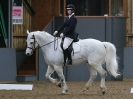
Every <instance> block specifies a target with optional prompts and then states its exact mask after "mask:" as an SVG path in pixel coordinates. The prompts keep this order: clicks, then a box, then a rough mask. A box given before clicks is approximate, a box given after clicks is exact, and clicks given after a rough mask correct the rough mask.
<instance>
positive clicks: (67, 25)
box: [58, 15, 77, 39]
mask: <svg viewBox="0 0 133 99" xmlns="http://www.w3.org/2000/svg"><path fill="white" fill-rule="evenodd" d="M76 25H77V18H76V17H75V15H72V16H71V17H70V18H69V17H67V18H66V20H65V22H64V24H63V25H62V26H61V27H60V28H59V30H58V32H59V33H60V32H61V31H62V30H63V31H62V32H63V34H64V36H65V37H69V38H72V39H74V36H75V28H76Z"/></svg>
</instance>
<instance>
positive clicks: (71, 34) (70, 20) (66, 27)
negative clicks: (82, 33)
mask: <svg viewBox="0 0 133 99" xmlns="http://www.w3.org/2000/svg"><path fill="white" fill-rule="evenodd" d="M66 9H67V14H68V17H67V18H66V20H65V22H64V24H63V25H62V26H61V27H60V28H59V29H58V30H56V31H55V32H54V35H57V34H60V37H62V38H63V41H64V42H63V52H64V58H66V59H67V58H68V61H67V64H68V65H71V64H72V58H71V52H72V48H71V47H70V46H71V45H72V43H73V40H74V39H75V35H76V33H75V28H76V25H77V19H76V17H75V13H74V12H75V6H74V5H73V4H68V5H67V7H66ZM62 30H63V32H62V33H60V32H61V31H62ZM65 56H66V57H65ZM66 59H64V63H65V62H66Z"/></svg>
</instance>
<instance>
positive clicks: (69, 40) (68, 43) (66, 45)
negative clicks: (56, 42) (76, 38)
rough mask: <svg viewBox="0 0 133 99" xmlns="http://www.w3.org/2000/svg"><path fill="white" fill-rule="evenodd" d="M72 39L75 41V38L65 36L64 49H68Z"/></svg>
mask: <svg viewBox="0 0 133 99" xmlns="http://www.w3.org/2000/svg"><path fill="white" fill-rule="evenodd" d="M72 41H73V39H71V38H69V37H65V38H64V43H63V49H64V50H66V49H67V48H68V47H69V46H70V44H71V43H72Z"/></svg>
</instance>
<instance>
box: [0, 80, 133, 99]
mask: <svg viewBox="0 0 133 99" xmlns="http://www.w3.org/2000/svg"><path fill="white" fill-rule="evenodd" d="M25 83H26V84H27V83H28V84H29V83H30V84H33V85H34V88H33V90H32V91H6V90H1V91H0V99H133V93H132V94H131V93H130V90H131V88H132V87H133V80H124V81H106V86H107V92H106V94H105V95H102V93H101V91H100V88H99V84H100V83H99V81H96V82H95V83H94V85H93V86H92V87H91V88H90V89H89V90H88V91H87V92H84V93H81V89H83V88H84V85H85V83H86V82H67V84H68V87H69V93H68V94H66V95H62V94H61V89H60V88H58V87H57V86H55V85H53V84H51V83H49V82H48V81H47V82H46V81H35V82H25Z"/></svg>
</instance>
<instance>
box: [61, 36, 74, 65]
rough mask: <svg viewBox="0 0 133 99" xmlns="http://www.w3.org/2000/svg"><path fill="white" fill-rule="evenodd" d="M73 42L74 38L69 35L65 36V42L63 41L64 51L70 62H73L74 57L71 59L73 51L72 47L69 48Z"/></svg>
mask: <svg viewBox="0 0 133 99" xmlns="http://www.w3.org/2000/svg"><path fill="white" fill-rule="evenodd" d="M72 42H73V39H71V38H68V37H65V38H64V43H63V49H64V52H65V54H66V56H67V58H68V62H67V63H68V64H70V65H71V64H72V59H71V52H72V49H71V48H69V46H70V45H71V44H72Z"/></svg>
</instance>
